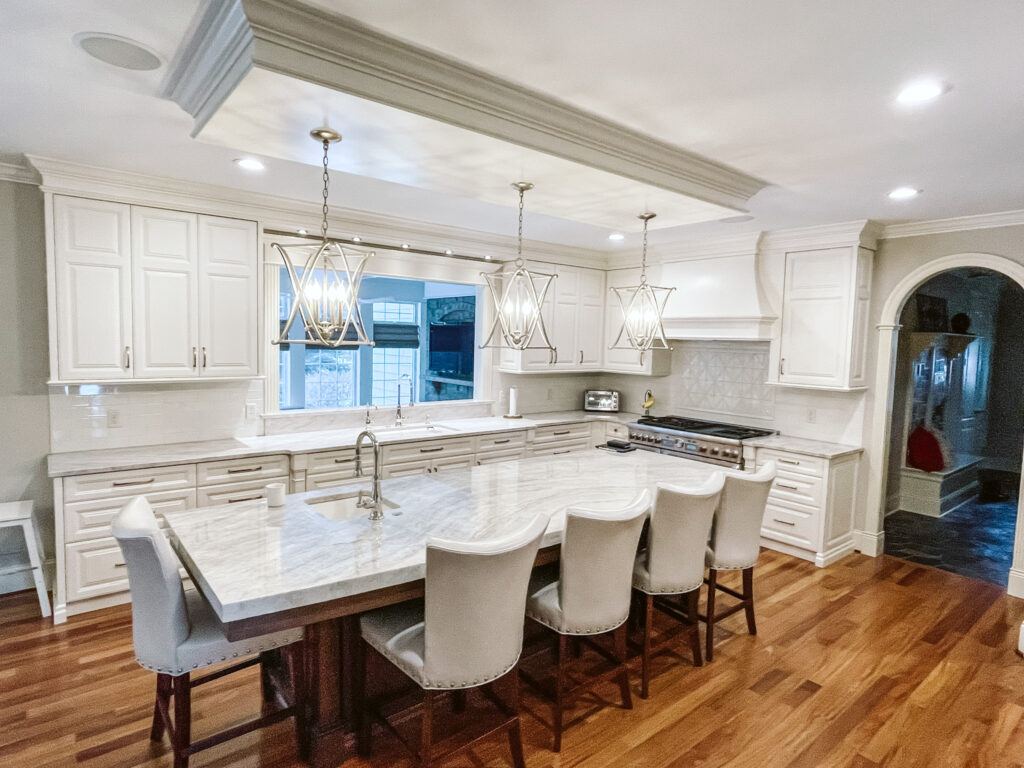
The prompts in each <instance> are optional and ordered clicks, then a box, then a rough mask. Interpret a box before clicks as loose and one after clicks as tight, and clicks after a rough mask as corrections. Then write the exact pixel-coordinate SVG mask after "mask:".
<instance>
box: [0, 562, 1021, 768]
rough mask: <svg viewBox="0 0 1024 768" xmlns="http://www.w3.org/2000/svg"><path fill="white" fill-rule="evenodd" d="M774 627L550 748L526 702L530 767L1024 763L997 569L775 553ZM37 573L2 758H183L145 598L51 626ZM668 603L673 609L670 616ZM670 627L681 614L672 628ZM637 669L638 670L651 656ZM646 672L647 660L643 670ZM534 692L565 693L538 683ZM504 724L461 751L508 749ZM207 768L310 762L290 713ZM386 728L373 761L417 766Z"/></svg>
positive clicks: (660, 677) (0, 641) (1, 607)
mask: <svg viewBox="0 0 1024 768" xmlns="http://www.w3.org/2000/svg"><path fill="white" fill-rule="evenodd" d="M754 589H755V595H756V605H757V620H758V634H757V635H756V636H751V635H748V634H747V633H746V624H745V620H744V618H743V616H742V614H737V615H734V616H732V617H730V618H729V619H727V620H725V621H723V622H722V624H721V627H722V632H721V634H720V635H716V649H715V661H714V662H713V663H711V664H706V665H705V666H703V667H694V666H693V665H692V664H691V662H690V660H689V656H688V653H686V652H684V653H682V654H679V655H676V654H662V655H659V656H657V657H655V659H654V661H653V670H654V673H653V677H652V680H651V697H650V698H649V699H647V700H640V699H639V698H638V697H637V698H635V700H634V705H635V708H634V709H633V710H631V711H627V710H623V709H621V708H619V707H617V706H615V705H614V702H615V701H616V700H617V699H616V696H615V690H614V686H612V688H610V689H609V691H607V692H605V691H603V690H601V691H599V692H598V693H599V694H600V696H601V698H603V699H606V700H607V701H609V702H612V703H611V704H610V705H606V706H601V707H595V706H594V703H595V701H596V699H593V698H591V699H588V700H586V701H583V702H581V704H580V706H579V707H577V708H576V709H575V710H574V713H573V716H574V717H581V718H582V719H581V720H580V722H578V723H577V724H575V725H573V726H572V727H571V728H569V729H568V730H567V731H566V733H565V739H564V746H563V751H562V753H561V754H559V755H555V754H554V753H552V752H550V751H549V749H548V745H549V744H550V732H549V731H548V730H547V729H546V728H545V727H544V726H542V725H541V724H540V723H538V722H537V720H536V719H535V718H534V717H532V716H530V715H524V716H523V740H524V746H525V751H526V761H527V764H528V765H529V766H530V768H633V767H635V768H668V767H669V766H713V767H714V768H775V767H776V766H780V767H782V766H797V767H799V766H825V767H827V768H832V767H833V766H835V768H880V767H881V766H892V767H894V768H918V767H919V766H920V768H925V766H927V767H928V768H934V767H936V766H939V767H941V766H951V767H953V766H955V767H956V768H970V767H971V766H978V768H1014V766H1018V767H1019V766H1021V764H1022V763H1024V759H1022V756H1024V660H1022V659H1021V658H1020V657H1019V656H1017V655H1016V654H1015V653H1014V650H1015V648H1016V639H1017V632H1018V631H1019V627H1020V624H1021V621H1024V601H1021V600H1016V599H1014V598H1010V597H1008V596H1006V595H1005V594H1004V593H1003V592H1002V590H1001V589H1000V588H999V587H995V586H993V585H988V584H984V583H982V582H978V581H974V580H971V579H966V578H963V577H960V576H956V575H953V574H949V573H945V572H943V571H939V570H937V569H934V568H931V567H929V566H921V565H915V564H912V563H906V562H904V561H900V560H897V559H894V558H891V557H880V558H877V559H875V558H868V557H863V556H860V555H853V556H851V557H848V558H846V559H844V560H842V561H841V562H839V563H836V564H834V565H833V566H831V567H829V568H826V569H819V568H816V567H814V566H813V565H812V564H810V563H806V562H804V561H802V560H797V559H795V558H792V557H788V556H786V555H782V554H779V553H775V552H767V551H766V552H764V553H763V555H762V558H761V562H760V563H759V565H758V568H757V570H756V571H755V580H754ZM37 610H38V608H37V604H36V603H35V596H34V594H33V593H31V592H26V593H18V594H15V595H7V596H3V597H0V765H2V766H3V768H72V767H74V768H82V767H83V766H84V767H85V768H168V767H169V766H170V765H171V759H170V753H169V750H168V747H167V744H166V743H163V744H155V745H151V744H150V742H149V739H148V732H149V718H150V716H151V713H152V705H153V693H154V689H155V678H154V676H153V675H152V674H151V673H149V672H147V671H145V670H143V669H141V668H139V667H138V665H137V664H136V663H135V661H134V658H133V652H132V640H131V615H130V610H129V608H128V607H127V606H119V607H116V608H110V609H106V610H103V611H97V612H94V613H90V614H85V615H82V616H75V617H72V618H71V619H70V620H69V621H68V623H67V624H64V625H61V626H57V627H55V626H53V625H52V624H51V623H50V622H49V621H48V620H42V619H39V618H38V617H37V613H36V612H37ZM659 620H660V621H667V619H664V617H659ZM668 626H671V625H670V624H666V627H668ZM634 671H636V670H634ZM633 682H634V688H638V676H637V675H635V674H634V676H633ZM259 699H260V696H259V678H258V672H257V670H255V669H252V670H246V671H244V672H242V673H239V674H238V675H234V676H231V677H227V678H223V679H221V680H218V681H215V682H213V683H210V684H209V686H203V688H201V689H200V690H199V691H198V692H197V694H196V697H195V704H194V714H195V718H194V732H195V733H197V734H199V735H202V734H204V733H210V732H213V731H216V730H220V729H221V728H224V727H228V726H230V725H233V724H236V723H239V722H242V721H244V720H246V719H248V718H250V717H253V716H255V715H256V714H258V713H259V710H260V701H259ZM524 704H525V706H526V707H527V708H528V709H530V710H532V711H535V712H537V713H538V715H539V716H542V717H547V716H548V712H549V705H548V704H547V702H545V701H543V700H541V699H539V698H537V697H536V696H534V695H533V694H532V693H531V692H529V691H524ZM509 764H510V762H509V754H508V746H507V742H506V741H505V740H503V739H495V740H494V741H493V743H491V742H487V743H484V744H481V745H480V746H479V747H476V748H474V749H473V750H472V751H470V752H468V753H466V754H465V755H462V756H460V757H458V758H455V759H453V760H451V761H450V762H446V763H445V768H449V766H450V767H451V768H467V767H468V766H474V767H475V768H482V767H483V766H488V767H489V766H506V765H509ZM191 765H192V768H299V766H301V765H302V763H301V762H300V761H299V760H298V757H297V754H296V747H295V742H294V735H293V730H292V728H291V725H290V723H279V724H277V725H275V726H273V727H271V728H268V729H266V730H264V731H261V732H258V733H254V734H248V735H246V736H244V737H242V738H239V739H236V740H234V741H231V742H228V743H226V744H221V745H219V746H217V747H215V748H213V749H211V750H209V751H208V752H204V753H201V754H200V755H197V756H195V757H193V758H192V760H191ZM410 765H411V764H410V762H409V760H408V759H407V757H406V756H405V754H404V753H403V752H402V751H401V750H400V748H399V747H398V746H397V744H396V743H395V742H394V741H393V740H392V739H390V738H389V737H386V736H383V735H380V734H378V735H377V736H375V741H374V755H373V757H372V758H371V759H369V760H359V759H353V760H350V761H349V762H348V763H346V764H345V768H385V766H387V768H406V767H407V766H410Z"/></svg>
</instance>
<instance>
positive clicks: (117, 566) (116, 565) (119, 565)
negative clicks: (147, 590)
mask: <svg viewBox="0 0 1024 768" xmlns="http://www.w3.org/2000/svg"><path fill="white" fill-rule="evenodd" d="M127 565H128V563H114V567H115V568H124V567H125V566H127Z"/></svg>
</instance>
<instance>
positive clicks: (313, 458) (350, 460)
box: [306, 446, 373, 473]
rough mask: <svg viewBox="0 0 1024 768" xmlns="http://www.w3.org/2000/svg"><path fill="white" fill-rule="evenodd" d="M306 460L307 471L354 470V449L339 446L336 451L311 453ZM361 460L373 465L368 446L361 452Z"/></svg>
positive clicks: (371, 452) (371, 454) (371, 453)
mask: <svg viewBox="0 0 1024 768" xmlns="http://www.w3.org/2000/svg"><path fill="white" fill-rule="evenodd" d="M306 460H307V461H308V462H309V465H308V466H307V467H306V472H307V473H310V472H313V473H320V472H331V473H334V472H337V471H340V470H350V471H355V466H356V449H355V448H339V449H338V450H336V451H324V452H323V453H311V454H310V455H309V456H307V457H306ZM363 460H364V461H365V462H366V463H367V464H368V465H369V466H373V451H371V450H369V446H367V450H366V451H365V452H364V453H363Z"/></svg>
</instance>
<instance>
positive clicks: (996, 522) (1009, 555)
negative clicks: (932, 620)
mask: <svg viewBox="0 0 1024 768" xmlns="http://www.w3.org/2000/svg"><path fill="white" fill-rule="evenodd" d="M1015 496H1016V494H1014V496H1012V497H1011V498H1009V499H1007V500H1006V501H994V502H989V503H981V502H979V501H978V500H977V499H975V500H974V501H969V502H968V503H966V504H964V505H963V506H961V507H960V508H958V509H956V510H954V511H953V512H950V513H949V514H947V515H945V516H944V517H926V516H925V515H917V514H914V513H913V512H902V511H900V512H893V513H892V514H891V515H889V516H888V517H887V518H885V554H887V555H893V556H894V557H899V558H903V559H904V560H910V561H911V562H914V563H922V564H924V565H934V566H935V567H936V568H941V569H942V570H944V571H951V572H952V573H959V574H961V575H962V576H971V577H973V578H975V579H982V580H983V581H988V582H991V583H993V584H1002V585H1004V586H1005V584H1006V580H1007V577H1008V576H1009V573H1010V563H1011V561H1012V560H1013V533H1014V526H1015V525H1016V522H1017V499H1016V498H1015Z"/></svg>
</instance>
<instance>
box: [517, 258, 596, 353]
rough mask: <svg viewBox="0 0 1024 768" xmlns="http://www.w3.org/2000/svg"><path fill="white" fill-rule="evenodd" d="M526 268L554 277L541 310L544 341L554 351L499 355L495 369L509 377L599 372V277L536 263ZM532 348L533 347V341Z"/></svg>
mask: <svg viewBox="0 0 1024 768" xmlns="http://www.w3.org/2000/svg"><path fill="white" fill-rule="evenodd" d="M528 268H529V269H531V270H536V271H538V272H543V273H548V274H555V275H557V278H556V279H555V280H554V281H553V282H552V284H551V287H550V288H549V289H548V293H547V295H546V297H545V301H544V305H543V306H542V308H541V316H542V317H543V318H544V326H545V328H546V330H547V333H548V339H549V340H550V341H551V343H552V345H553V346H554V347H555V349H554V350H547V349H526V350H522V351H519V350H513V349H502V351H501V354H500V355H499V359H498V367H499V368H500V369H501V370H502V371H506V372H509V373H557V372H577V371H597V370H601V366H602V364H603V362H604V355H603V348H602V347H603V344H602V341H603V339H602V332H601V331H602V328H603V321H604V305H605V301H604V273H603V272H602V271H601V270H597V269H586V268H582V267H565V266H556V265H554V264H540V263H530V264H529V265H528ZM534 342H535V343H537V342H538V339H537V337H534Z"/></svg>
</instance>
